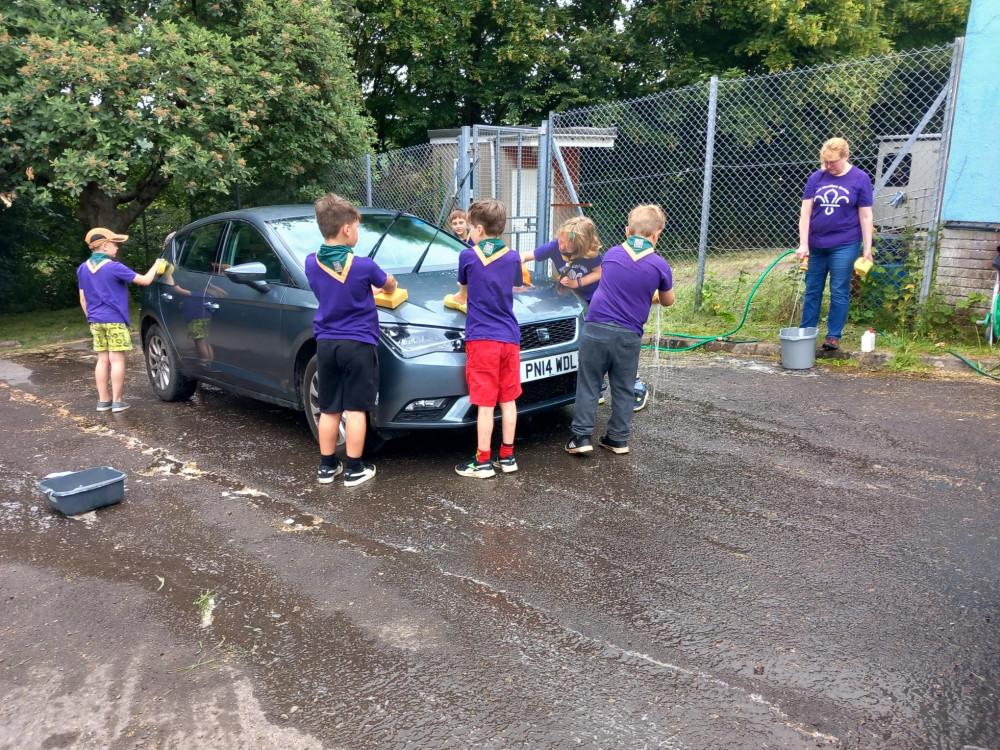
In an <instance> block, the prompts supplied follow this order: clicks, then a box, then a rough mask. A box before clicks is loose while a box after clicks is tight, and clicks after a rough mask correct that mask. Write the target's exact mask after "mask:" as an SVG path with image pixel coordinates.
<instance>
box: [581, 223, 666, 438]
mask: <svg viewBox="0 0 1000 750" xmlns="http://www.w3.org/2000/svg"><path fill="white" fill-rule="evenodd" d="M665 224H666V218H665V217H664V215H663V210H662V209H661V208H660V207H659V206H655V205H643V206H636V207H635V208H633V209H632V212H631V213H630V214H629V215H628V226H627V227H626V229H625V231H626V234H628V235H629V236H628V239H627V240H625V242H624V243H623V244H621V245H615V246H614V247H612V248H611V249H610V250H608V251H607V252H606V253H605V254H604V262H603V263H602V264H601V268H602V269H603V270H602V272H601V283H600V284H599V285H598V287H597V291H596V292H595V293H594V298H593V299H592V300H591V303H590V309H589V310H588V311H587V317H586V322H585V323H584V324H583V335H582V336H581V337H580V369H579V372H578V373H577V379H576V405H575V407H574V411H573V428H572V429H573V437H571V438H570V440H569V442H568V443H566V452H567V453H589V452H590V451H592V450H593V449H594V446H593V444H592V443H591V435H592V434H593V432H594V417H595V415H596V413H597V399H598V397H599V395H600V388H601V381H603V380H604V376H605V375H607V376H608V381H609V383H610V385H611V418H610V419H609V420H608V433H607V434H606V435H604V436H603V437H602V438H601V439H600V443H601V446H602V447H604V448H607V449H608V450H610V451H612V452H613V453H628V436H629V433H630V432H631V429H632V402H633V393H632V386H633V383H634V378H635V372H636V368H637V367H638V366H639V351H640V349H641V346H642V332H643V327H644V326H645V324H646V319H647V318H648V317H649V308H650V301H651V300H652V299H653V296H654V293H655V294H656V300H657V301H658V302H659V303H660V304H661V305H664V306H666V305H672V304H674V292H673V274H672V272H671V270H670V265H669V264H668V263H667V261H666V260H664V259H663V258H661V257H660V256H659V255H657V254H656V250H655V245H656V242H657V240H659V238H660V233H661V232H662V231H663V227H664V225H665Z"/></svg>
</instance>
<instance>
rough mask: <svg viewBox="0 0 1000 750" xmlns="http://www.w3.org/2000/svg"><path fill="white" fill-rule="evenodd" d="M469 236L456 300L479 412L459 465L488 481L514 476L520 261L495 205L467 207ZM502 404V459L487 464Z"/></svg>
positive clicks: (502, 209) (473, 399) (504, 215)
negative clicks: (471, 445) (462, 309)
mask: <svg viewBox="0 0 1000 750" xmlns="http://www.w3.org/2000/svg"><path fill="white" fill-rule="evenodd" d="M468 223H469V237H470V239H471V240H472V241H473V243H475V244H474V246H473V247H470V248H468V249H466V250H463V251H462V253H461V254H460V255H459V256H458V285H459V287H460V289H461V290H460V291H459V293H458V294H456V295H455V301H456V302H458V303H459V304H462V303H465V304H467V306H468V313H467V314H466V317H465V355H466V364H465V379H466V382H467V383H468V384H469V400H470V401H471V402H472V403H473V404H475V405H476V406H478V407H479V412H478V415H477V418H476V437H477V443H476V457H475V458H474V459H473V460H472V461H469V462H467V463H464V464H459V465H458V466H456V467H455V471H456V472H458V473H459V474H460V475H461V476H463V477H477V478H486V477H492V476H494V474H496V472H495V471H494V467H496V468H498V469H500V470H501V471H503V472H504V473H505V474H509V473H510V472H513V471H517V461H516V460H515V459H514V428H515V427H516V425H517V406H516V404H515V403H514V400H515V399H516V398H517V397H518V396H520V395H521V327H520V326H519V325H518V323H517V318H515V317H514V287H516V286H520V285H521V282H522V277H521V259H520V257H519V256H518V254H517V253H516V252H515V251H513V250H511V249H510V248H509V247H507V246H506V245H505V244H504V243H503V240H501V239H499V237H500V234H501V233H502V232H503V230H504V226H505V225H506V224H507V209H506V207H505V206H504V205H503V203H501V202H500V201H498V200H495V199H490V200H481V201H476V202H475V203H473V204H472V205H471V206H469V212H468ZM498 402H499V404H500V430H501V441H502V442H501V444H500V457H499V460H498V461H496V462H495V463H491V461H490V458H491V452H490V441H491V439H492V437H493V410H494V408H495V407H496V405H497V403H498Z"/></svg>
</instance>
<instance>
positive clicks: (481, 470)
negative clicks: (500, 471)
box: [455, 459, 517, 479]
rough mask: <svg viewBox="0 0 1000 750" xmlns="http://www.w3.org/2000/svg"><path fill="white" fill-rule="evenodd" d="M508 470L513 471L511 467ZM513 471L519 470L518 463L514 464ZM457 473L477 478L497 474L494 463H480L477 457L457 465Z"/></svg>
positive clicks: (487, 477) (485, 477)
mask: <svg viewBox="0 0 1000 750" xmlns="http://www.w3.org/2000/svg"><path fill="white" fill-rule="evenodd" d="M506 471H511V469H506ZM513 471H517V464H514V468H513ZM455 473H456V474H458V475H459V476H461V477H475V478H477V479H489V478H490V477H495V476H496V474H497V473H496V472H495V471H493V464H491V463H490V462H489V461H483V462H482V463H479V462H478V461H476V459H472V460H471V461H467V462H465V463H464V464H459V465H458V466H456V467H455Z"/></svg>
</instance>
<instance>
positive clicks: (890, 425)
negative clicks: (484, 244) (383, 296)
mask: <svg viewBox="0 0 1000 750" xmlns="http://www.w3.org/2000/svg"><path fill="white" fill-rule="evenodd" d="M91 357H92V355H91V354H90V353H89V352H87V351H86V349H84V348H79V347H76V346H70V347H63V348H59V349H53V350H49V351H47V352H44V353H37V354H27V355H21V356H18V357H16V358H15V361H4V362H0V379H2V380H3V381H4V383H3V384H0V415H2V418H0V441H2V444H3V446H4V447H3V450H2V459H0V596H2V601H3V621H2V626H0V698H2V700H0V748H18V750H21V749H22V748H56V747H73V748H104V747H110V748H132V747H166V746H170V747H199V748H227V749H228V748H235V747H246V748H299V747H301V748H313V747H317V748H318V747H346V748H397V747H413V748H472V747H475V748H506V747H531V748H564V747H566V748H568V747H582V748H653V747H657V748H659V747H663V748H726V749H732V750H739V749H742V748H761V747H769V748H812V747H843V748H886V749H888V748H906V749H908V750H909V749H915V748H962V747H963V746H964V745H974V746H980V747H986V748H993V749H994V750H995V749H997V748H1000V697H998V681H1000V646H998V643H1000V639H998V623H1000V584H998V570H1000V541H998V534H1000V513H998V506H1000V500H998V496H1000V480H998V475H1000V457H998V456H1000V447H998V446H1000V441H998V439H997V435H998V428H1000V388H998V387H997V386H996V384H994V383H992V382H989V381H985V380H975V379H971V378H962V379H954V380H934V379H921V378H908V377H899V376H895V377H893V376H885V375H877V376H873V375H865V374H859V373H857V372H855V371H845V370H820V369H817V370H813V371H810V372H808V373H789V372H785V371H782V370H781V369H780V368H779V367H777V366H776V365H775V364H774V363H773V362H771V361H764V360H751V359H735V358H729V357H726V356H718V357H717V356H714V355H706V354H696V355H691V356H678V357H674V358H668V357H663V358H662V359H661V360H660V363H659V367H657V366H656V365H655V364H654V363H653V362H652V361H651V360H649V361H644V362H643V364H642V372H643V375H644V377H646V379H647V381H648V382H649V383H650V385H651V386H652V387H653V388H654V393H653V395H652V398H651V401H650V405H649V407H648V408H647V409H646V410H645V411H644V412H642V413H641V414H640V415H638V416H637V418H636V421H635V426H634V432H633V440H632V453H631V454H629V455H628V456H623V457H622V456H614V455H612V454H610V453H606V452H603V451H600V452H598V453H596V454H594V455H592V456H590V457H585V458H579V457H573V456H569V455H567V454H565V453H564V452H563V450H562V445H563V443H564V442H565V439H566V437H567V432H568V426H569V420H570V417H571V411H570V410H565V411H563V412H560V413H557V414H554V415H551V416H547V417H541V418H536V419H534V420H532V421H530V422H529V421H524V422H522V424H521V425H519V437H518V444H517V452H518V453H517V455H518V463H519V465H520V467H521V470H520V471H519V472H517V473H516V474H512V475H509V476H498V477H497V478H495V479H492V480H489V481H481V480H470V479H462V478H460V477H458V476H457V475H455V474H454V472H453V469H452V467H453V466H454V464H455V463H457V462H458V461H459V460H461V459H464V458H467V457H468V455H469V450H470V449H471V447H472V440H473V436H472V434H471V433H468V432H465V433H459V434H440V433H439V434H423V435H418V436H414V437H410V438H404V439H401V440H399V441H395V442H392V443H390V444H389V445H388V446H387V447H386V449H385V450H384V452H383V454H382V455H381V456H379V457H378V458H377V464H378V472H379V473H378V476H377V477H376V478H375V480H374V481H372V482H369V483H367V484H365V485H362V486H360V487H358V488H355V489H353V490H346V489H345V488H344V487H343V486H342V485H340V484H339V483H335V484H334V485H329V486H320V485H318V484H316V483H315V480H314V475H315V467H316V463H317V461H316V450H315V446H314V444H313V442H312V438H311V436H310V434H309V431H308V429H307V427H306V425H305V422H304V420H303V419H302V417H301V415H299V414H295V413H293V412H289V411H285V410H283V409H281V408H278V407H272V406H269V405H266V404H261V403H258V402H254V401H251V400H248V399H244V398H241V397H237V396H232V395H228V394H225V393H223V392H221V391H217V390H211V389H202V390H201V391H200V392H199V394H198V395H197V396H196V398H195V399H194V400H193V401H191V402H190V403H178V404H163V403H159V402H158V401H156V400H155V399H154V398H153V397H152V395H151V394H150V392H149V389H148V385H147V383H146V382H145V375H144V373H143V372H142V371H141V364H140V359H139V357H138V356H136V355H133V358H132V359H131V360H130V366H131V371H130V373H129V388H128V393H127V397H128V399H129V400H130V401H131V402H132V404H133V407H132V409H131V410H129V411H127V412H124V413H122V414H118V415H98V414H96V413H95V412H93V411H92V408H93V403H92V402H93V401H94V397H93V395H92V390H93V385H92V362H93V360H92V359H91ZM607 409H608V407H602V411H601V412H599V426H603V422H604V421H605V420H606V419H607V413H608V412H607ZM101 464H109V465H111V466H114V467H116V468H119V469H121V470H123V471H125V472H127V474H128V480H127V485H126V486H127V491H126V496H125V502H124V503H122V504H121V505H118V506H115V507H111V508H106V509H103V510H101V511H98V512H97V513H95V514H92V515H89V516H85V517H82V518H79V519H68V518H65V517H62V516H59V515H58V514H55V513H54V512H51V511H50V510H49V509H48V508H47V506H46V505H45V503H44V500H43V499H42V497H41V495H40V494H39V493H38V491H37V490H36V489H35V488H34V481H35V480H36V479H38V478H40V477H42V476H44V475H45V474H47V473H49V472H53V471H60V470H69V469H81V468H85V467H88V466H95V465H101ZM205 592H212V596H211V598H212V599H213V600H214V609H212V611H211V612H210V615H211V622H210V623H209V624H206V625H204V626H203V625H202V623H201V621H200V617H201V613H200V612H199V608H198V607H197V606H196V605H195V603H194V602H195V600H196V599H198V598H199V596H200V595H201V594H203V593H205Z"/></svg>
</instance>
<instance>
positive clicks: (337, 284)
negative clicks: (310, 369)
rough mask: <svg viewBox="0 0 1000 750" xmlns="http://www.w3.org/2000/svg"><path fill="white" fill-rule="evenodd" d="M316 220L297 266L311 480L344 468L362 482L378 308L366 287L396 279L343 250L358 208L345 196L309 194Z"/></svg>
mask: <svg viewBox="0 0 1000 750" xmlns="http://www.w3.org/2000/svg"><path fill="white" fill-rule="evenodd" d="M316 222H317V223H318V224H319V228H320V231H321V232H322V233H323V237H324V244H323V245H321V246H320V249H319V250H318V251H317V252H316V253H314V254H312V255H309V256H308V257H306V263H305V271H306V278H307V279H309V286H310V287H312V290H313V293H314V294H315V295H316V299H317V300H319V309H318V310H317V311H316V317H315V318H313V333H314V334H315V336H316V366H317V372H318V373H319V410H320V416H319V452H320V464H319V471H318V472H317V479H318V481H319V482H320V484H329V483H330V482H332V481H333V478H334V477H336V476H337V475H338V474H340V472H341V471H343V472H344V486H345V487H353V486H354V485H357V484H361V483H362V482H367V481H368V480H369V479H371V478H372V477H373V476H375V465H374V464H371V463H368V462H366V461H362V460H361V453H362V451H363V449H364V445H365V431H366V429H367V427H368V414H367V412H369V411H371V410H373V409H374V408H375V405H376V403H375V402H376V398H377V396H378V353H377V347H378V335H379V328H378V312H377V311H376V309H375V297H374V295H373V294H372V287H376V288H377V289H379V290H381V291H383V292H386V293H387V294H392V293H393V292H394V291H396V280H395V279H394V278H393V277H392V276H391V275H389V274H387V273H385V272H384V271H383V270H382V269H381V268H379V267H378V266H377V265H376V264H375V261H373V260H371V259H369V258H364V257H358V256H356V255H354V253H353V252H352V251H351V248H353V247H354V246H355V245H356V244H357V242H358V228H359V227H360V225H361V214H360V213H359V212H358V209H356V208H355V207H354V206H353V205H352V204H351V202H350V201H348V200H346V199H344V198H341V197H340V196H339V195H334V194H333V193H327V194H326V195H324V196H323V197H322V198H320V199H319V200H318V201H316ZM341 414H343V416H344V419H345V422H346V430H345V431H346V433H347V436H346V452H347V468H346V470H345V469H344V467H343V466H342V465H341V463H340V461H338V460H337V458H336V456H334V452H335V451H336V449H337V434H338V432H339V430H340V417H341Z"/></svg>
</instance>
